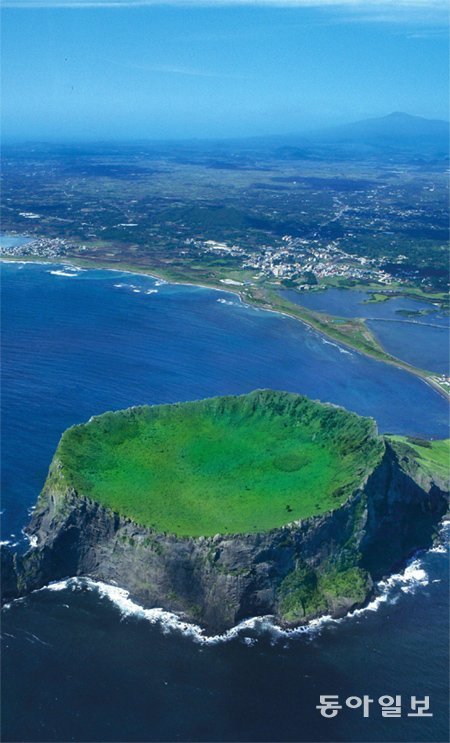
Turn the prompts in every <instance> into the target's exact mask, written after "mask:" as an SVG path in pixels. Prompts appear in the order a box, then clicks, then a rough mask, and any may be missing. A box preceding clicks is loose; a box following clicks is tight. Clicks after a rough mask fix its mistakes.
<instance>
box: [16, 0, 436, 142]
mask: <svg viewBox="0 0 450 743" xmlns="http://www.w3.org/2000/svg"><path fill="white" fill-rule="evenodd" d="M2 6H3V7H2V52H1V55H2V59H1V74H2V92H1V98H2V110H3V115H2V118H3V124H2V135H3V137H4V139H5V140H16V141H20V140H29V141H32V140H41V141H42V140H48V141H68V140H77V139H79V140H86V139H87V140H89V139H91V140H95V139H97V140H111V139H117V140H127V139H166V138H169V139H172V138H175V139H179V138H203V137H208V138H216V137H219V138H220V137H239V136H253V135H256V136H259V135H272V134H275V135H276V134H295V133H297V132H302V131H308V130H309V129H314V128H317V127H322V126H329V125H332V124H334V123H336V124H339V123H344V122H347V121H356V120H359V119H364V118H370V117H373V116H383V115H387V114H389V113H390V112H392V111H405V112H406V113H410V114H416V115H421V116H426V117H430V118H442V119H448V77H447V70H448V38H447V18H446V14H447V10H446V7H447V3H446V0H445V1H444V0H248V1H247V2H245V1H244V0H220V2H218V1H217V0H209V1H208V0H197V2H194V1H193V0H178V1H175V0H173V1H172V2H170V1H166V2H163V1H162V2H154V1H152V0H3V2H2Z"/></svg>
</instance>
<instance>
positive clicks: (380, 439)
mask: <svg viewBox="0 0 450 743" xmlns="http://www.w3.org/2000/svg"><path fill="white" fill-rule="evenodd" d="M448 455H449V442H448V441H437V442H428V441H423V440H420V439H410V440H407V439H404V438H402V437H399V436H396V437H389V436H380V435H379V434H378V432H377V429H376V425H375V423H374V421H373V420H371V419H366V418H361V417H360V416H357V415H355V414H353V413H350V412H347V411H346V410H344V409H342V408H338V407H336V406H333V405H329V404H321V403H318V402H313V401H311V400H309V399H308V398H306V397H304V396H301V395H297V394H291V393H286V392H275V391H272V390H257V391H255V392H252V393H249V394H246V395H241V396H228V397H218V398H212V399H208V400H200V401H195V402H186V403H177V404H173V405H158V406H152V407H148V406H144V407H135V408H130V409H128V410H124V411H119V412H114V413H111V412H110V413H105V414H104V415H101V416H97V417H94V418H91V420H90V421H89V422H88V423H86V424H83V425H77V426H74V427H72V428H70V429H68V430H67V431H66V432H65V433H64V434H63V436H62V438H61V441H60V443H59V446H58V448H57V451H56V453H55V456H54V458H53V462H52V464H51V467H50V471H49V475H48V478H47V481H46V484H45V486H44V489H43V491H42V493H41V495H40V497H39V499H38V502H37V506H36V509H35V511H34V513H33V516H32V519H31V523H30V524H29V526H28V527H27V528H26V532H27V534H28V535H29V537H30V543H31V548H30V550H29V551H28V552H27V553H26V554H25V555H24V556H12V555H11V553H8V552H6V553H5V556H4V582H3V592H4V597H5V598H6V599H8V598H12V597H15V596H18V595H24V594H26V593H27V592H29V591H31V590H33V589H36V588H39V587H41V586H44V585H46V584H47V583H48V582H50V581H52V580H58V579H62V578H66V577H69V576H74V575H82V576H90V577H92V578H94V579H97V580H102V581H106V582H110V583H115V584H117V585H119V586H122V587H124V588H126V589H127V590H129V591H130V593H131V594H132V596H133V597H134V598H136V600H138V601H140V602H142V603H143V604H144V605H146V606H150V607H151V606H159V607H163V608H164V609H167V610H172V611H176V612H179V613H181V614H182V615H183V616H185V617H186V618H187V619H189V620H192V621H196V622H199V623H200V624H202V625H203V626H205V627H207V628H208V629H209V630H212V631H221V630H224V629H226V628H228V627H231V626H233V625H234V624H236V623H237V622H239V621H240V620H243V619H245V618H247V617H250V616H254V615H266V614H271V615H274V616H275V617H276V619H277V620H278V621H280V622H282V623H287V624H297V623H301V622H304V621H307V620H308V619H310V618H312V617H315V616H318V615H321V614H325V613H331V614H333V615H335V616H338V615H340V614H343V613H345V612H346V611H348V610H350V609H351V608H353V607H356V606H359V605H362V604H363V603H364V602H365V601H366V600H367V598H368V597H369V596H370V594H371V592H372V587H373V581H374V580H376V579H378V578H380V577H381V576H383V575H386V574H387V573H389V571H391V570H392V569H393V568H394V567H397V566H398V565H399V564H401V563H402V561H404V560H405V559H406V558H407V557H408V556H409V555H410V554H411V553H412V552H413V551H414V550H416V549H417V548H422V547H429V546H430V545H431V543H432V539H433V536H434V534H435V531H436V528H437V526H438V523H439V521H440V519H441V518H442V516H443V514H444V513H445V511H446V508H447V496H448V492H447V490H448V486H447V483H448Z"/></svg>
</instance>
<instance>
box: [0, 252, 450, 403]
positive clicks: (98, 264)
mask: <svg viewBox="0 0 450 743" xmlns="http://www.w3.org/2000/svg"><path fill="white" fill-rule="evenodd" d="M57 258H58V256H55V259H53V258H52V259H48V260H46V259H41V260H35V259H34V258H30V259H27V258H26V257H24V256H20V257H19V256H18V257H17V258H16V257H13V256H8V255H0V264H1V263H23V264H25V263H35V264H37V265H50V266H51V265H54V266H61V265H62V266H68V267H69V266H70V267H73V268H78V269H81V270H84V269H86V270H92V271H98V270H105V271H114V272H116V273H126V274H130V275H131V276H148V277H149V278H151V279H155V280H156V281H164V282H165V283H166V284H172V285H175V286H192V287H198V288H201V289H208V290H214V291H219V292H224V293H229V294H232V295H233V296H237V297H238V298H239V301H240V302H241V303H242V304H243V305H244V306H247V307H250V308H252V309H256V310H262V311H264V312H272V313H274V314H277V315H281V316H282V317H288V318H290V319H291V320H295V321H296V322H300V323H302V324H303V325H305V326H306V327H308V328H310V329H311V330H313V331H314V332H316V333H317V334H318V335H320V336H322V337H323V338H326V339H328V340H329V342H332V343H334V344H335V345H336V346H338V347H339V346H341V347H342V348H343V349H349V350H350V351H352V352H354V353H359V354H361V355H362V356H365V357H366V358H370V359H372V361H377V362H379V363H382V364H389V365H390V366H394V367H396V368H397V369H400V370H402V371H405V372H408V373H410V374H412V375H413V376H415V377H418V378H419V379H421V380H422V381H423V382H424V383H425V384H427V385H428V386H429V387H431V388H432V389H433V390H434V391H435V392H437V393H438V394H439V395H440V396H441V397H443V398H444V399H445V400H447V401H449V400H450V393H447V392H446V391H445V390H444V389H443V388H442V387H441V386H440V385H439V384H438V383H436V382H435V381H434V380H433V379H432V378H430V376H429V372H426V371H425V370H422V369H419V368H418V367H414V366H412V365H410V364H408V362H406V361H402V360H401V359H397V358H396V357H394V356H391V359H392V360H391V359H380V358H377V357H376V356H375V355H374V354H371V353H368V352H366V351H363V350H362V349H359V348H355V346H353V345H352V344H351V343H347V342H345V341H343V340H341V339H339V340H337V339H336V338H334V337H333V336H332V335H329V334H327V333H326V332H324V331H323V330H319V329H318V328H316V327H315V326H314V324H313V323H312V322H308V320H307V319H304V318H301V317H298V316H297V315H295V314H293V313H290V312H288V311H286V310H282V309H276V308H275V307H270V306H269V307H260V306H258V305H257V304H254V303H253V302H251V301H250V300H249V299H248V298H247V297H244V296H243V294H242V292H241V289H240V287H239V288H236V289H234V288H233V287H232V286H230V285H229V284H224V287H223V288H222V287H220V286H215V285H209V284H200V283H195V282H193V281H179V280H176V279H169V278H167V277H165V276H164V275H162V274H157V273H154V272H153V271H151V270H150V269H142V270H139V269H138V268H137V267H136V268H133V267H127V268H118V267H117V266H111V265H110V264H108V263H106V262H102V261H92V262H91V261H86V260H83V259H77V258H71V257H69V258H68V260H67V261H66V260H61V261H58V260H57ZM382 351H383V353H387V352H386V351H384V349H382ZM436 376H438V373H437V372H436Z"/></svg>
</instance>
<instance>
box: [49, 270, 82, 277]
mask: <svg viewBox="0 0 450 743" xmlns="http://www.w3.org/2000/svg"><path fill="white" fill-rule="evenodd" d="M47 273H51V274H52V276H67V278H70V279H73V278H74V276H78V274H79V272H78V271H70V272H69V271H62V270H59V269H57V270H55V271H47Z"/></svg>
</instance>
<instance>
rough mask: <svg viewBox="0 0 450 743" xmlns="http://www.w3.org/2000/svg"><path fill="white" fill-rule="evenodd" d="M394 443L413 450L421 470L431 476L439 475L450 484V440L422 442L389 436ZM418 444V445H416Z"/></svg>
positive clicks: (404, 437)
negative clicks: (404, 445) (449, 481)
mask: <svg viewBox="0 0 450 743" xmlns="http://www.w3.org/2000/svg"><path fill="white" fill-rule="evenodd" d="M388 438H389V439H391V440H392V441H394V442H398V443H400V444H406V445H407V446H408V447H410V448H411V449H413V451H414V454H415V455H416V459H417V460H418V462H419V464H420V466H421V468H422V469H423V470H425V472H427V474H429V475H437V476H439V477H440V478H442V479H444V480H445V481H447V482H448V480H449V477H450V439H439V440H437V441H423V442H422V441H421V440H420V439H413V438H409V437H406V436H389V437H388ZM416 442H417V443H416Z"/></svg>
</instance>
